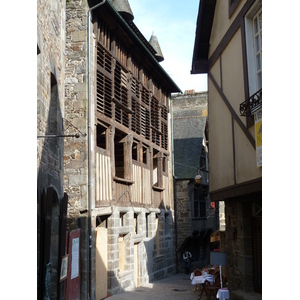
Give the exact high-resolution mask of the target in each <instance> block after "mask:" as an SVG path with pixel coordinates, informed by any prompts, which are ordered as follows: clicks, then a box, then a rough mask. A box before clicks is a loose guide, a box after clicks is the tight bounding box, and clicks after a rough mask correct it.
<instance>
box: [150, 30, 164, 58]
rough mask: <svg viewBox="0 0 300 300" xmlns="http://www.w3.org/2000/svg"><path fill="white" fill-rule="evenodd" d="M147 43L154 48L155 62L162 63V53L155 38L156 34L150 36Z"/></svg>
mask: <svg viewBox="0 0 300 300" xmlns="http://www.w3.org/2000/svg"><path fill="white" fill-rule="evenodd" d="M149 43H150V45H151V46H152V47H153V48H154V50H155V51H156V54H155V57H156V58H157V60H158V61H159V62H161V61H163V60H164V56H163V54H162V51H161V49H160V46H159V43H158V39H157V36H156V34H155V33H154V32H153V33H152V35H151V38H150V40H149Z"/></svg>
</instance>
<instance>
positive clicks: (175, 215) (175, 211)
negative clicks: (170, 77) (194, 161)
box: [170, 95, 179, 273]
mask: <svg viewBox="0 0 300 300" xmlns="http://www.w3.org/2000/svg"><path fill="white" fill-rule="evenodd" d="M170 100H171V139H172V140H171V142H172V175H173V190H174V218H175V255H176V273H178V272H179V271H178V253H177V250H178V245H177V244H178V238H177V193H176V176H175V172H174V170H175V169H174V136H173V132H174V130H173V99H172V95H171V97H170Z"/></svg>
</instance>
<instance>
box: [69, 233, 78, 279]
mask: <svg viewBox="0 0 300 300" xmlns="http://www.w3.org/2000/svg"><path fill="white" fill-rule="evenodd" d="M78 276H79V238H75V239H73V240H72V263H71V279H73V278H76V277H78Z"/></svg>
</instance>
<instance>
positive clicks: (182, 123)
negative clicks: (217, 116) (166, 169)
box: [173, 100, 206, 179]
mask: <svg viewBox="0 0 300 300" xmlns="http://www.w3.org/2000/svg"><path fill="white" fill-rule="evenodd" d="M175 101H176V100H175ZM180 101H184V100H180ZM202 115H203V107H198V108H197V107H195V108H192V109H180V108H178V107H177V109H176V110H175V109H174V110H173V143H174V144H173V146H174V175H175V176H176V177H177V179H193V178H195V175H196V174H197V171H198V166H199V163H200V155H201V149H202V141H203V136H204V130H205V124H206V117H203V116H202Z"/></svg>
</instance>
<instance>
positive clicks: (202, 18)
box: [191, 0, 262, 299]
mask: <svg viewBox="0 0 300 300" xmlns="http://www.w3.org/2000/svg"><path fill="white" fill-rule="evenodd" d="M261 46H262V1H259V0H228V1H227V0H201V1H200V5H199V12H198V19H197V30H196V38H195V44H194V54H193V61H192V71H191V72H192V73H193V74H201V73H207V74H208V94H209V97H208V118H209V139H208V140H209V161H210V165H209V182H210V185H209V189H210V198H211V201H225V219H226V239H225V251H226V253H227V266H226V277H227V279H228V288H229V289H230V298H231V299H248V298H247V297H248V295H249V293H253V292H254V293H256V295H259V294H261V292H262V249H261V245H262V240H261V237H262V227H261V226H262V225H261V222H262V127H261V125H262V110H261V109H262V67H261V59H262V48H261ZM252 296H253V295H252ZM259 296H260V297H261V295H259ZM241 297H244V298H241ZM251 299H252V298H251ZM253 299H254V298H253Z"/></svg>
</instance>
